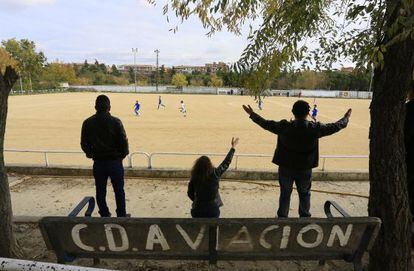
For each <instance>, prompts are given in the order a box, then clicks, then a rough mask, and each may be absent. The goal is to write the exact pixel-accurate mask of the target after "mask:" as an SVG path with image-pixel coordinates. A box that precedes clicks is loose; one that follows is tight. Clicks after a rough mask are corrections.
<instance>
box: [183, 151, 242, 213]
mask: <svg viewBox="0 0 414 271" xmlns="http://www.w3.org/2000/svg"><path fill="white" fill-rule="evenodd" d="M234 151H235V150H234V148H231V149H230V151H229V153H228V154H227V156H226V158H224V161H223V162H222V163H221V164H220V165H219V166H218V167H217V168H215V169H214V170H213V172H212V173H211V174H210V176H209V177H208V179H207V180H204V181H200V182H197V181H196V180H193V179H190V182H189V183H188V191H187V195H188V197H189V198H190V199H191V200H192V201H193V205H192V208H193V209H207V208H218V207H220V206H223V202H222V201H221V198H220V194H219V182H220V177H221V175H222V174H223V173H224V172H225V171H226V170H227V169H228V168H229V165H230V163H231V160H232V159H233V155H234Z"/></svg>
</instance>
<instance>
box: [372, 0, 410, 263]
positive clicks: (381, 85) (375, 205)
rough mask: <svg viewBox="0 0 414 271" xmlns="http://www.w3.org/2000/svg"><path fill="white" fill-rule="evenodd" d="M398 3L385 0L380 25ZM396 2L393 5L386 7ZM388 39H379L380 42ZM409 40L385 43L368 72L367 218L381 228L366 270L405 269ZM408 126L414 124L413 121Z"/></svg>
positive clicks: (391, 17)
mask: <svg viewBox="0 0 414 271" xmlns="http://www.w3.org/2000/svg"><path fill="white" fill-rule="evenodd" d="M401 2H402V1H395V0H393V1H391V0H389V1H387V6H388V10H387V18H388V20H387V22H386V26H385V29H389V27H390V26H391V25H392V24H393V23H394V21H395V20H396V18H397V17H398V15H399V10H400V7H401ZM395 5H397V8H394V9H392V11H391V7H392V6H394V7H395ZM388 40H389V38H387V37H386V38H385V40H383V41H379V44H386V43H387V41H388ZM413 68H414V42H413V40H411V39H410V38H408V39H407V40H406V41H402V42H398V43H396V44H394V45H392V46H390V47H389V48H388V49H387V51H386V52H385V53H384V65H383V68H382V69H381V68H376V69H375V70H374V78H373V92H374V93H373V99H372V102H371V107H370V109H371V127H370V162H369V172H370V173H369V174H370V197H369V204H368V211H369V215H370V216H376V217H379V218H381V219H382V227H381V231H380V233H379V235H378V237H377V240H376V242H375V245H374V247H373V248H372V250H371V252H370V266H369V270H372V271H374V270H375V271H377V270H381V271H408V270H410V262H411V248H410V236H411V233H410V225H411V222H410V220H411V219H410V214H409V206H408V193H407V181H406V166H405V147H404V120H405V100H406V94H407V91H408V90H409V88H410V85H411V84H410V83H411V80H412V76H413ZM413 125H414V124H413Z"/></svg>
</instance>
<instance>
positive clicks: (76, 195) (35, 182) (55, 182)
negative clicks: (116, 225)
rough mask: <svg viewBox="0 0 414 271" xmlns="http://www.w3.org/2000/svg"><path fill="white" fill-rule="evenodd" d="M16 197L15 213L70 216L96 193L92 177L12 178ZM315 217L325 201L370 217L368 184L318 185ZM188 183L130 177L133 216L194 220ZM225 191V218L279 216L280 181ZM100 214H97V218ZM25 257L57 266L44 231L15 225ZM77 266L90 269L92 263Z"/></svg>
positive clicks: (341, 265)
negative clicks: (86, 199) (47, 246)
mask: <svg viewBox="0 0 414 271" xmlns="http://www.w3.org/2000/svg"><path fill="white" fill-rule="evenodd" d="M11 179H12V181H13V182H12V183H11V196H12V205H13V212H14V215H17V216H21V215H29V216H45V215H50V216H66V215H67V214H68V213H69V212H70V211H71V210H72V209H73V208H74V207H75V206H76V204H77V203H78V202H79V201H80V200H81V199H82V198H83V197H84V196H93V195H94V183H93V180H92V179H91V178H74V177H33V176H18V175H17V176H13V177H12V178H11ZM312 187H313V192H312V208H311V212H312V214H313V217H325V214H324V212H323V203H324V202H325V201H326V200H335V201H336V202H338V203H339V204H340V205H341V206H342V207H343V208H344V209H345V210H347V211H348V212H349V214H350V215H352V216H366V215H367V204H368V199H367V198H366V196H367V195H368V191H369V184H368V182H323V183H321V182H314V183H313V186H312ZM186 189H187V182H186V181H184V180H183V181H180V180H168V179H163V180H149V179H127V180H126V186H125V190H126V197H127V209H128V212H130V213H131V214H132V216H133V217H190V214H189V212H190V206H191V202H190V200H189V199H188V198H187V196H186ZM220 193H221V196H222V199H223V202H224V206H223V207H222V208H221V217H233V218H236V217H269V218H270V217H274V216H275V213H276V208H277V205H278V204H277V199H278V197H279V188H278V187H277V186H276V183H275V182H259V181H257V182H247V181H237V180H234V181H222V182H221V186H220ZM107 198H108V204H109V207H110V209H111V210H112V211H113V210H114V208H115V204H114V196H113V193H112V189H111V188H110V187H108V196H107ZM297 210H298V198H297V194H296V192H295V191H294V192H293V194H292V200H291V210H290V216H292V217H297V216H298V215H297ZM96 215H97V213H96V212H95V213H94V214H93V216H96ZM16 232H17V237H18V240H19V242H20V245H21V247H22V249H23V251H24V254H25V258H27V259H36V260H39V261H50V262H56V258H55V256H54V254H53V253H52V252H50V251H47V250H46V247H45V245H44V242H43V240H42V237H41V234H40V231H39V229H38V228H37V227H34V226H30V225H19V226H17V227H16ZM74 264H77V265H83V266H91V265H92V260H90V259H83V260H77V261H75V263H74ZM100 267H103V268H112V269H121V270H146V271H150V270H214V269H211V268H209V266H208V264H207V263H206V262H200V261H198V262H189V261H138V260H136V261H133V260H122V261H121V260H105V261H102V263H101V264H100ZM216 269H218V270H294V271H299V270H301V271H305V270H306V271H307V270H330V271H333V270H335V271H345V270H352V265H351V264H349V263H345V262H343V261H328V265H326V266H325V267H324V268H318V267H317V262H315V261H310V262H301V261H287V262H267V261H265V262H229V261H223V262H219V264H218V267H217V268H216Z"/></svg>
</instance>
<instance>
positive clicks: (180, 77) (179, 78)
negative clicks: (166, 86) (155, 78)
mask: <svg viewBox="0 0 414 271" xmlns="http://www.w3.org/2000/svg"><path fill="white" fill-rule="evenodd" d="M171 83H172V84H173V85H174V86H176V87H179V88H181V87H185V86H187V85H188V82H187V78H186V77H185V75H184V74H181V73H176V74H174V76H173V77H172V80H171Z"/></svg>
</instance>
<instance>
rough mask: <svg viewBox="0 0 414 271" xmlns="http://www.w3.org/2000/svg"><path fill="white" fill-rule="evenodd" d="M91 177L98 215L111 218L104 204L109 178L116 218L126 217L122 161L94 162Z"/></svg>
mask: <svg viewBox="0 0 414 271" xmlns="http://www.w3.org/2000/svg"><path fill="white" fill-rule="evenodd" d="M93 176H94V177H95V187H96V202H97V204H98V207H99V214H100V215H101V216H102V217H109V216H111V213H110V212H109V209H108V205H107V204H106V187H107V183H108V177H109V178H111V183H112V187H113V189H114V193H115V200H116V214H117V216H118V217H124V216H126V207H125V192H124V167H123V166H122V160H110V161H94V163H93Z"/></svg>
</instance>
